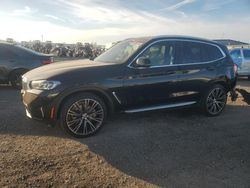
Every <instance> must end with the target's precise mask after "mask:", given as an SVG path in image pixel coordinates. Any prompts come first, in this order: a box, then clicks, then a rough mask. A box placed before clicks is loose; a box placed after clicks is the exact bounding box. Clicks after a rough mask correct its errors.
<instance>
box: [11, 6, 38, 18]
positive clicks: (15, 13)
mask: <svg viewBox="0 0 250 188" xmlns="http://www.w3.org/2000/svg"><path fill="white" fill-rule="evenodd" d="M36 11H37V10H32V9H31V8H30V7H29V6H25V7H24V8H23V9H16V10H13V11H12V13H11V15H13V16H24V15H29V14H32V13H34V12H36Z"/></svg>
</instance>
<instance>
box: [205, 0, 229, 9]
mask: <svg viewBox="0 0 250 188" xmlns="http://www.w3.org/2000/svg"><path fill="white" fill-rule="evenodd" d="M233 1H234V0H224V1H218V0H207V1H206V2H205V3H204V6H203V10H204V11H212V10H217V9H220V8H222V7H223V6H224V5H226V4H229V3H231V2H233Z"/></svg>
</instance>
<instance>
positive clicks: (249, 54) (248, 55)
mask: <svg viewBox="0 0 250 188" xmlns="http://www.w3.org/2000/svg"><path fill="white" fill-rule="evenodd" d="M243 55H244V58H245V59H250V50H243Z"/></svg>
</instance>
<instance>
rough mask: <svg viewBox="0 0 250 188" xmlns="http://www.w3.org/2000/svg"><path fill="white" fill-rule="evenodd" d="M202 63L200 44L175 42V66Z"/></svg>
mask: <svg viewBox="0 0 250 188" xmlns="http://www.w3.org/2000/svg"><path fill="white" fill-rule="evenodd" d="M201 61H202V52H201V45H200V43H195V42H186V41H178V42H176V64H192V63H199V62H201Z"/></svg>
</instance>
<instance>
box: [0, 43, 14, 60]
mask: <svg viewBox="0 0 250 188" xmlns="http://www.w3.org/2000/svg"><path fill="white" fill-rule="evenodd" d="M16 57H17V55H16V53H15V52H13V50H12V49H11V48H9V47H8V46H6V45H0V58H1V59H11V58H16Z"/></svg>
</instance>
